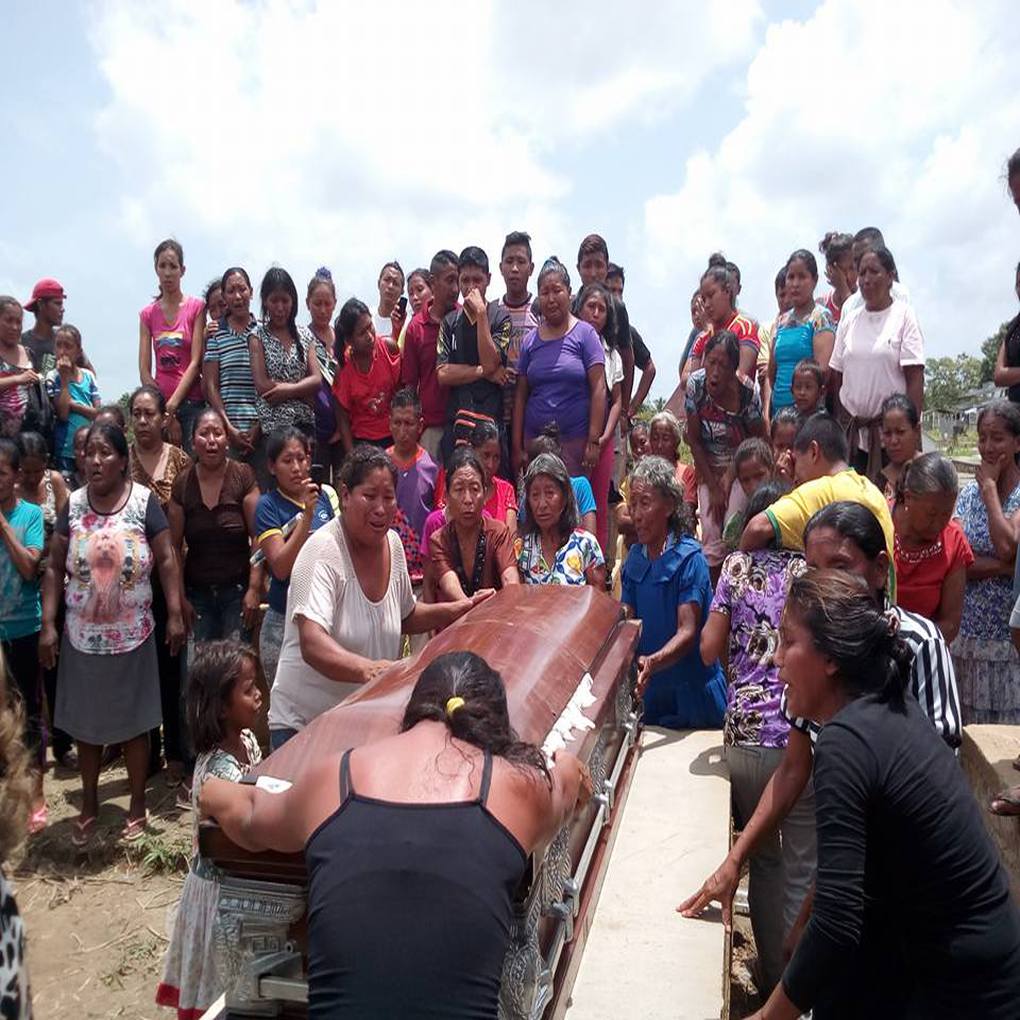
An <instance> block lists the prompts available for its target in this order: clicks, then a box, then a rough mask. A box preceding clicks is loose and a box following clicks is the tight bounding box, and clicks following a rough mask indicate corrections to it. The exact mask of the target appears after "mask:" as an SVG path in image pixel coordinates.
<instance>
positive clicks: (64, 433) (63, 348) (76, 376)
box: [46, 323, 103, 474]
mask: <svg viewBox="0 0 1020 1020" xmlns="http://www.w3.org/2000/svg"><path fill="white" fill-rule="evenodd" d="M53 346H54V348H55V350H56V354H57V367H56V368H54V369H52V370H51V371H49V372H47V373H46V395H47V396H48V397H49V398H50V401H51V402H52V404H53V410H54V412H55V414H56V416H57V425H56V428H55V429H54V430H53V449H54V458H53V459H54V460H55V461H56V464H57V467H58V468H59V469H60V470H61V471H62V472H65V473H68V474H69V473H70V472H72V471H74V467H75V464H74V433H75V432H76V431H77V430H78V429H79V428H81V426H82V425H91V424H92V422H93V420H94V419H95V417H96V411H97V410H98V409H99V408H100V407H101V406H102V403H103V401H102V400H101V399H100V396H99V387H98V385H97V384H96V377H95V375H93V374H92V373H91V372H90V371H89V370H88V369H87V368H79V367H78V361H79V359H80V358H81V333H79V332H78V330H77V328H76V327H74V326H72V325H70V324H68V323H65V324H64V325H63V326H58V327H57V331H56V333H54V335H53Z"/></svg>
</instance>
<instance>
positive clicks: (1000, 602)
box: [956, 482, 1020, 641]
mask: <svg viewBox="0 0 1020 1020" xmlns="http://www.w3.org/2000/svg"><path fill="white" fill-rule="evenodd" d="M1002 509H1003V512H1004V513H1005V514H1006V516H1007V517H1009V516H1010V515H1011V514H1014V513H1016V511H1017V510H1020V485H1018V486H1017V487H1016V488H1015V489H1014V490H1013V491H1012V492H1011V493H1010V494H1009V497H1008V498H1007V499H1006V502H1005V504H1004V505H1003V507H1002ZM956 517H957V518H958V519H959V521H960V524H961V525H962V526H963V532H964V534H965V535H966V536H967V541H968V542H970V547H971V550H972V551H973V553H974V555H975V556H995V555H996V552H995V546H994V545H993V543H992V536H991V534H990V533H989V531H988V508H987V507H986V506H985V501H984V500H983V499H982V498H981V490H980V489H979V488H978V484H977V482H968V483H967V484H966V485H965V486H964V487H963V488H962V489H961V490H960V495H959V496H958V497H957V499H956ZM1014 601H1015V600H1014V596H1013V578H1012V577H986V578H984V579H983V580H981V581H968V582H967V587H966V589H965V590H964V594H963V617H962V618H961V620H960V637H971V638H979V639H982V640H985V641H1009V613H1010V610H1011V609H1012V608H1013V602H1014Z"/></svg>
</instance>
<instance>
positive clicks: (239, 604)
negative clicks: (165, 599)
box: [167, 407, 262, 641]
mask: <svg viewBox="0 0 1020 1020" xmlns="http://www.w3.org/2000/svg"><path fill="white" fill-rule="evenodd" d="M227 429H228V427H227V425H226V423H225V422H224V420H223V418H222V416H221V415H220V413H219V412H218V411H216V410H214V409H213V408H211V407H207V408H206V409H205V410H204V411H202V412H201V413H200V414H199V416H198V419H197V420H196V422H195V436H194V440H193V443H194V447H195V463H194V464H193V465H192V466H191V467H189V468H188V469H187V470H186V471H184V472H182V473H181V474H180V475H178V476H177V478H176V479H175V480H174V484H173V488H172V490H171V497H170V503H169V504H168V507H167V516H168V517H169V519H170V532H171V534H172V535H173V542H174V547H175V549H176V550H177V556H178V559H179V561H180V562H181V563H183V564H184V579H183V581H184V588H185V594H186V598H185V599H184V601H183V603H182V604H183V607H184V615H185V617H186V619H187V620H188V623H189V626H190V627H191V629H192V631H193V634H194V637H195V640H196V641H216V640H220V639H223V638H239V637H241V636H242V633H246V632H249V631H251V630H252V629H253V628H254V626H255V623H256V621H257V620H258V611H259V603H260V602H261V600H262V568H261V567H253V566H252V565H251V564H250V562H249V558H250V556H251V535H252V534H253V533H254V531H255V508H256V506H257V505H258V501H259V487H258V485H257V484H256V482H255V474H254V472H253V471H252V469H251V468H250V467H249V466H248V465H247V464H242V463H240V462H239V461H236V460H231V459H229V458H228V457H227V442H228V431H227Z"/></svg>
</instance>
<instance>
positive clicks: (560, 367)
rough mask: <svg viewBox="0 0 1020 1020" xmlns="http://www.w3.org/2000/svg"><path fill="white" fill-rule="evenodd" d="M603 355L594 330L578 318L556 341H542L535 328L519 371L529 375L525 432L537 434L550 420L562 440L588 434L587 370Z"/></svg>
mask: <svg viewBox="0 0 1020 1020" xmlns="http://www.w3.org/2000/svg"><path fill="white" fill-rule="evenodd" d="M605 363H606V356H605V354H604V352H603V350H602V341H601V340H599V335H598V333H596V332H595V330H594V329H593V328H592V327H591V326H590V325H589V324H588V323H587V322H582V321H581V320H580V319H579V320H578V321H577V322H576V323H575V325H574V328H573V329H572V330H571V331H570V332H569V333H567V334H566V335H565V336H562V337H561V338H560V339H559V340H541V339H539V336H538V330H537V329H533V330H532V331H531V332H530V333H529V334H528V335H527V336H526V337H525V338H524V343H522V344H521V356H520V360H519V361H518V362H517V372H518V374H520V375H526V376H527V377H528V387H529V388H530V391H531V392H530V393H529V394H528V403H527V406H526V407H525V409H524V434H525V435H526V436H527V437H529V438H530V437H531V436H537V435H538V434H539V432H541V431H542V429H543V428H545V426H546V425H548V424H549V423H550V422H552V421H555V422H556V423H557V424H558V425H559V427H560V437H561V438H562V439H577V438H578V437H580V436H586V435H587V434H588V412H589V407H590V398H589V392H588V369H590V368H591V367H592V366H593V365H604V364H605Z"/></svg>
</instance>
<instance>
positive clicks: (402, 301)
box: [397, 294, 407, 315]
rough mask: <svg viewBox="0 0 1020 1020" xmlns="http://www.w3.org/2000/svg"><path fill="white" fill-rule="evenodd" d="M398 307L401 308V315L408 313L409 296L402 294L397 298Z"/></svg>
mask: <svg viewBox="0 0 1020 1020" xmlns="http://www.w3.org/2000/svg"><path fill="white" fill-rule="evenodd" d="M397 307H398V308H399V309H400V314H401V315H407V297H406V295H404V294H401V295H400V297H399V298H397Z"/></svg>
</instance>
